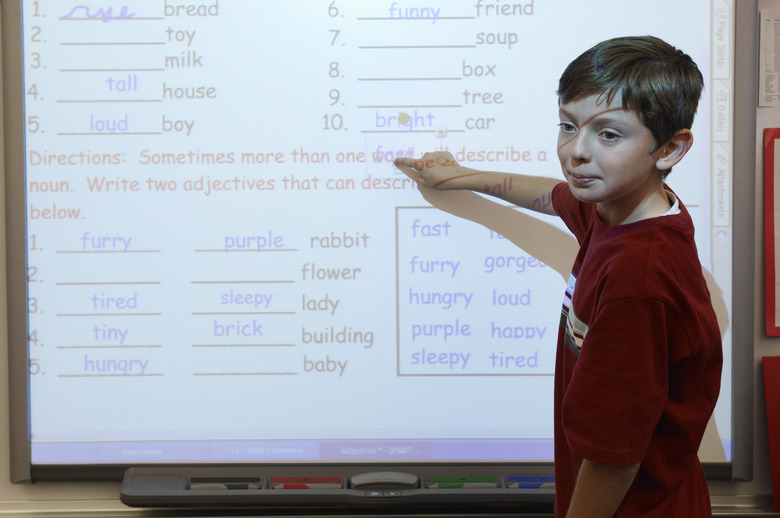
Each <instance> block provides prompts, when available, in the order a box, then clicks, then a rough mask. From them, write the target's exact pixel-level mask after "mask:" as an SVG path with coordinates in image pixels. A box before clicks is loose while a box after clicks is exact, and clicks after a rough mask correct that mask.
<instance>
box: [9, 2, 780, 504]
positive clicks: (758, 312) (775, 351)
mask: <svg viewBox="0 0 780 518" xmlns="http://www.w3.org/2000/svg"><path fill="white" fill-rule="evenodd" d="M2 1H3V2H5V1H6V0H2ZM735 1H736V9H737V27H736V37H737V45H736V55H737V56H738V58H737V63H736V74H735V75H736V77H738V78H746V80H745V81H742V82H741V83H739V84H738V85H737V89H736V91H735V98H736V101H735V103H736V106H735V110H734V112H735V113H737V114H738V119H737V121H736V127H735V136H736V139H735V140H736V143H737V151H736V153H735V157H734V159H735V171H736V174H735V176H736V178H735V189H734V193H735V203H736V207H737V209H736V210H735V211H734V212H735V214H734V217H735V236H736V240H737V241H736V242H735V249H736V250H744V249H747V250H753V251H754V253H753V254H752V257H750V256H748V257H743V258H742V260H741V261H735V272H736V275H735V287H734V294H735V303H734V315H733V325H734V347H735V348H737V347H752V348H753V358H752V368H753V373H754V378H753V380H752V385H753V391H752V395H753V398H752V401H750V402H749V403H748V404H751V405H752V407H753V413H754V417H753V424H754V426H753V430H752V434H753V441H754V450H753V480H752V481H749V482H738V483H731V482H729V483H727V482H717V483H713V484H712V495H713V501H714V503H715V505H716V507H717V508H720V509H726V508H728V509H731V511H732V512H733V511H734V509H735V508H739V509H742V511H741V512H739V513H737V514H741V515H744V514H747V513H748V511H749V510H753V509H756V508H764V509H766V508H767V507H768V506H771V479H770V470H769V454H768V439H767V432H766V410H765V406H764V397H763V379H762V377H761V372H760V368H761V364H760V360H761V357H763V356H768V355H780V339H779V338H768V337H766V335H765V333H764V322H763V315H764V302H763V296H764V275H763V272H764V262H763V223H762V222H763V213H762V211H763V201H762V196H763V194H762V193H763V180H762V167H763V164H762V162H761V160H756V157H760V156H761V147H760V146H761V132H762V130H763V128H764V127H780V109H778V108H756V80H755V76H756V63H757V58H756V37H757V36H756V33H757V27H758V25H757V10H758V8H759V2H758V1H756V0H735ZM768 2H770V0H765V1H763V0H762V5H764V4H767V3H768ZM0 109H2V106H0ZM1 117H2V113H0V118H1ZM0 142H2V139H0ZM0 151H1V150H0ZM0 163H3V160H0ZM2 185H3V184H2V183H0V189H2ZM4 199H5V197H4V194H3V193H2V192H0V204H2V203H3V202H2V200H4ZM3 205H4V204H3ZM5 217H6V215H5V211H0V271H2V272H4V271H5V236H4V233H3V232H2V229H4V228H5ZM5 286H6V282H5V277H4V276H0V329H7V325H6V322H7V320H6V314H7V313H6V299H5V292H6V290H5ZM7 348H8V340H7V338H6V335H5V333H2V334H0V379H2V380H7V379H8V363H7ZM11 390H12V389H11ZM8 396H9V387H8V384H7V383H5V382H2V383H0V517H2V516H18V515H22V514H23V515H25V516H54V515H56V516H105V515H107V514H110V515H118V516H132V515H137V514H139V512H137V511H135V510H130V509H127V508H125V507H124V506H122V505H121V504H120V503H119V502H118V484H116V483H104V484H94V483H91V484H62V483H56V484H55V483H45V484H35V485H12V484H11V483H10V482H9V480H10V475H9V473H10V469H9V464H10V461H9V459H10V454H9V448H10V446H9V417H8V399H9V397H8Z"/></svg>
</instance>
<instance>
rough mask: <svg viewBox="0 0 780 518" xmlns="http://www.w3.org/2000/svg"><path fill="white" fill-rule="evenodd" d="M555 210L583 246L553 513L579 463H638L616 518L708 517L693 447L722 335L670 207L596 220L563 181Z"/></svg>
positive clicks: (567, 343)
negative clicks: (618, 220)
mask: <svg viewBox="0 0 780 518" xmlns="http://www.w3.org/2000/svg"><path fill="white" fill-rule="evenodd" d="M552 199H553V206H554V207H555V210H556V211H557V213H558V214H559V215H560V217H561V218H562V219H563V221H564V222H565V223H566V225H567V226H568V227H569V229H570V230H571V231H572V232H573V233H574V235H575V236H576V237H577V240H578V241H579V243H580V247H581V248H580V251H579V253H578V255H577V259H576V261H575V264H574V267H573V269H572V277H571V279H570V281H569V286H568V288H567V291H566V298H565V301H564V307H563V314H562V320H561V330H560V332H559V337H558V351H557V360H556V371H555V486H556V493H557V496H556V513H557V515H559V516H565V514H566V511H567V510H568V506H569V502H570V500H571V494H572V491H573V489H574V484H575V481H576V477H577V472H578V470H579V467H580V465H581V463H582V460H583V459H588V460H591V461H593V462H597V463H600V464H607V465H612V466H627V465H630V464H635V463H640V468H639V472H638V474H637V476H636V479H635V480H634V483H633V485H632V486H631V488H630V489H629V491H628V493H627V495H626V497H625V499H624V500H623V503H622V504H621V506H620V508H619V509H618V512H617V514H616V516H631V517H633V518H636V517H640V516H642V517H645V516H659V517H660V516H663V517H665V518H669V517H685V518H694V517H700V516H701V517H704V516H706V517H709V516H711V511H710V500H709V493H708V489H707V482H706V480H705V478H704V474H703V472H702V469H701V465H700V463H699V460H698V457H697V452H698V449H699V444H700V443H701V439H702V436H703V434H704V429H705V427H706V426H707V422H708V420H709V418H710V415H711V414H712V411H713V409H714V407H715V402H716V400H717V398H718V392H719V389H720V375H721V366H722V351H721V340H720V331H719V329H718V323H717V320H716V317H715V313H714V311H713V309H712V304H711V302H710V295H709V291H708V289H707V286H706V283H705V280H704V276H703V275H702V271H701V264H700V263H699V257H698V254H697V251H696V245H695V243H694V239H693V223H692V221H691V218H690V216H689V214H688V212H687V210H686V209H685V207H683V206H682V204H680V211H679V213H676V214H672V215H665V216H661V217H657V218H651V219H646V220H642V221H638V222H635V223H629V224H625V225H608V224H606V223H604V222H603V221H601V220H600V219H599V217H598V215H597V213H596V206H595V205H594V204H585V203H581V202H579V201H578V200H577V199H576V198H574V196H573V195H572V194H571V192H570V191H569V188H568V186H567V185H566V184H565V183H562V184H559V185H558V186H556V187H555V189H554V191H553V198H552Z"/></svg>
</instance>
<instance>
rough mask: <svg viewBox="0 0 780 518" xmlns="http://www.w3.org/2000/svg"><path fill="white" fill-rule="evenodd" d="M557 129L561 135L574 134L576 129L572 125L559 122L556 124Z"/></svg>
mask: <svg viewBox="0 0 780 518" xmlns="http://www.w3.org/2000/svg"><path fill="white" fill-rule="evenodd" d="M558 127H559V128H561V131H562V132H563V133H574V132H575V131H577V128H575V127H574V124H570V123H568V122H561V123H560V124H558Z"/></svg>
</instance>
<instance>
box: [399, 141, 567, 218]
mask: <svg viewBox="0 0 780 518" xmlns="http://www.w3.org/2000/svg"><path fill="white" fill-rule="evenodd" d="M395 165H396V167H398V169H400V170H401V171H402V172H403V173H404V174H406V175H407V176H408V177H410V178H412V179H413V180H414V181H416V182H417V184H418V185H420V186H422V187H427V188H429V189H436V190H441V191H445V190H469V191H474V192H479V193H483V194H490V195H492V196H496V197H498V198H501V199H502V200H504V201H507V202H509V203H512V204H514V205H517V206H518V207H523V208H525V209H531V210H535V211H538V212H542V213H544V214H550V215H553V216H554V215H555V211H554V210H553V208H552V204H551V203H550V194H551V193H552V189H553V187H555V185H557V184H559V183H561V181H562V180H556V179H554V178H546V177H541V176H526V175H518V174H511V173H499V172H489V171H478V170H476V169H471V168H468V167H464V166H462V165H460V164H458V162H457V161H456V160H455V158H454V157H453V156H452V154H451V153H449V152H446V151H440V152H436V153H425V155H423V156H422V158H397V159H396V160H395Z"/></svg>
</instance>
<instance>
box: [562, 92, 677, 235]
mask: <svg viewBox="0 0 780 518" xmlns="http://www.w3.org/2000/svg"><path fill="white" fill-rule="evenodd" d="M560 121H561V124H560V131H559V133H558V159H559V160H560V162H561V168H562V169H563V174H564V176H565V177H566V181H567V182H568V183H569V188H570V189H571V191H572V193H573V194H574V196H575V197H577V198H578V199H579V200H580V201H583V202H590V203H596V204H597V205H598V211H599V215H600V216H601V218H602V219H603V220H604V221H606V222H607V223H611V224H619V223H623V222H629V221H636V220H638V219H644V218H646V217H652V216H657V215H660V214H663V212H665V210H661V209H663V208H664V207H665V208H666V209H668V208H669V207H668V199H667V197H666V195H665V194H664V191H663V181H662V177H661V172H660V171H659V170H658V168H657V167H656V163H657V161H658V159H659V157H660V156H661V153H662V151H661V150H657V151H653V150H654V149H655V147H656V146H655V140H654V138H653V134H652V133H651V132H650V130H649V129H648V128H647V126H645V125H644V124H643V123H642V121H641V120H640V119H639V117H638V115H637V114H636V112H634V111H632V110H626V109H624V108H623V107H622V101H621V99H620V98H619V96H615V98H614V99H612V101H611V102H610V103H609V104H607V102H606V101H605V100H603V99H600V98H599V96H598V95H592V96H590V97H584V98H582V99H579V100H575V101H571V102H568V103H566V104H564V105H563V106H561V108H560ZM658 210H661V212H660V213H659V214H656V213H655V212H657V211H658Z"/></svg>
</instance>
